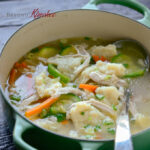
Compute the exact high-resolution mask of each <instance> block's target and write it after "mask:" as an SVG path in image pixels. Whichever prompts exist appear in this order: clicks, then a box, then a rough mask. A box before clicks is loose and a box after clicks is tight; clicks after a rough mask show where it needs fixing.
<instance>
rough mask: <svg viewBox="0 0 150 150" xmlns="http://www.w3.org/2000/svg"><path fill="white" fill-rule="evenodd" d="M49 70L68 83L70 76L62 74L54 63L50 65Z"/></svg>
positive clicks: (51, 73)
mask: <svg viewBox="0 0 150 150" xmlns="http://www.w3.org/2000/svg"><path fill="white" fill-rule="evenodd" d="M48 72H49V74H50V75H52V76H53V77H55V78H57V77H60V81H61V82H63V83H68V82H69V81H70V79H69V77H67V76H65V75H63V74H61V73H60V72H59V71H58V70H57V69H56V68H55V67H54V66H53V65H52V64H49V65H48Z"/></svg>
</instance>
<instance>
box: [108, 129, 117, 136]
mask: <svg viewBox="0 0 150 150" xmlns="http://www.w3.org/2000/svg"><path fill="white" fill-rule="evenodd" d="M107 132H108V133H110V134H112V135H114V134H115V128H107Z"/></svg>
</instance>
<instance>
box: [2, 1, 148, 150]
mask: <svg viewBox="0 0 150 150" xmlns="http://www.w3.org/2000/svg"><path fill="white" fill-rule="evenodd" d="M88 1H89V0H43V1H42V0H36V1H35V0H16V1H15V0H11V1H4V0H3V1H1V0H0V51H1V49H2V47H3V46H4V44H5V42H6V41H7V40H8V39H9V37H10V36H11V35H12V34H13V33H14V32H15V31H16V30H17V29H19V27H20V24H25V23H27V22H28V21H30V20H32V19H33V17H31V14H32V11H33V10H34V9H36V8H39V10H40V12H47V10H50V11H51V12H56V11H60V10H66V9H79V8H81V7H82V6H84V5H85V4H86V3H87V2H88ZM139 1H140V2H142V3H143V4H145V5H146V6H147V7H148V8H150V0H139ZM98 8H99V9H100V10H105V11H109V12H113V13H117V14H122V15H124V16H128V17H130V18H132V19H140V18H142V15H141V14H140V13H138V12H136V11H134V10H132V9H129V8H126V7H123V6H120V5H112V4H102V5H99V6H98ZM13 149H15V146H14V145H13V142H12V135H11V132H10V131H9V129H8V126H7V122H6V120H5V114H3V109H2V105H1V99H0V150H13Z"/></svg>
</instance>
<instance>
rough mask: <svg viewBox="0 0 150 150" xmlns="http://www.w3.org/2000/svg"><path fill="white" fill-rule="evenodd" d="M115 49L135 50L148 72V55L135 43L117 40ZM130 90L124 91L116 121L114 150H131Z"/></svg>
mask: <svg viewBox="0 0 150 150" xmlns="http://www.w3.org/2000/svg"><path fill="white" fill-rule="evenodd" d="M114 44H115V45H116V47H117V49H120V50H121V49H126V48H127V47H131V48H135V49H136V50H139V51H141V52H142V53H143V55H144V57H145V66H146V70H147V71H148V70H149V55H148V52H147V51H146V49H145V48H144V47H143V46H142V45H141V44H140V43H139V42H137V41H134V40H119V41H117V42H115V43H114ZM130 95H131V90H130V89H126V91H125V100H124V102H123V108H122V111H121V113H120V115H119V117H118V119H117V126H116V137H115V150H133V144H132V139H131V132H130V125H129V115H128V113H129V101H130Z"/></svg>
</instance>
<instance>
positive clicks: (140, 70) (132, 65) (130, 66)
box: [111, 54, 145, 78]
mask: <svg viewBox="0 0 150 150" xmlns="http://www.w3.org/2000/svg"><path fill="white" fill-rule="evenodd" d="M111 62H112V63H121V64H123V65H124V66H125V68H126V74H125V75H124V76H123V77H125V78H134V77H139V76H143V75H144V72H145V68H144V67H141V66H140V65H139V64H138V63H137V62H134V61H133V60H132V58H131V57H130V56H128V55H125V54H118V55H116V56H114V57H113V58H112V60H111Z"/></svg>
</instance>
